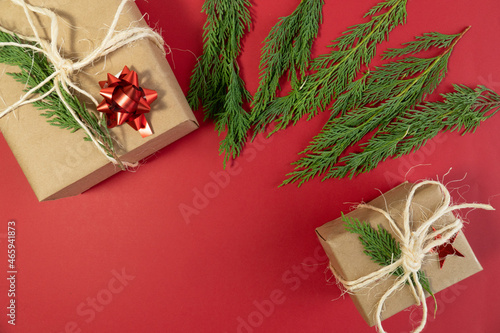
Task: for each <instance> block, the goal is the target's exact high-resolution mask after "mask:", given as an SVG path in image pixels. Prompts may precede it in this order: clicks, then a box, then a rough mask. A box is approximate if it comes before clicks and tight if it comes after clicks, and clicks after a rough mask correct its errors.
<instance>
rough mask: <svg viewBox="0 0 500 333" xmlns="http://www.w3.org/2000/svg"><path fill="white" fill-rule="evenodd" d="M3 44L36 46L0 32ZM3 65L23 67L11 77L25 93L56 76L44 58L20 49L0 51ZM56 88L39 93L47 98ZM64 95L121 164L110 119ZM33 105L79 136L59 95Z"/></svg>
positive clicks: (50, 118)
mask: <svg viewBox="0 0 500 333" xmlns="http://www.w3.org/2000/svg"><path fill="white" fill-rule="evenodd" d="M0 42H6V43H8V42H11V43H22V44H30V45H36V44H35V43H32V42H29V41H25V40H22V39H20V38H19V37H17V36H15V35H10V34H8V33H5V32H2V31H0ZM0 63H3V64H6V65H10V66H16V67H19V69H20V72H15V73H7V75H9V76H11V77H12V78H14V80H16V81H17V82H19V83H21V84H23V85H25V90H24V91H25V92H27V91H29V90H31V89H32V88H33V87H36V86H38V85H39V84H40V83H41V82H42V81H44V80H45V79H46V78H47V77H48V76H50V75H52V74H53V73H54V69H53V67H52V66H51V64H50V63H49V62H48V61H47V59H46V58H45V56H44V55H43V54H40V53H36V52H34V51H32V50H28V49H25V48H21V47H17V46H2V47H0ZM52 87H53V83H52V82H49V83H47V84H45V85H44V86H42V87H41V88H40V89H39V90H38V91H37V92H36V93H38V94H44V93H46V92H48V91H49V90H50V89H51V88H52ZM61 91H62V94H63V96H64V99H65V101H66V102H67V103H68V104H69V105H70V106H71V108H72V109H73V110H74V111H75V113H76V114H77V116H78V117H79V118H80V120H81V121H82V122H83V123H84V124H86V126H88V128H89V129H90V131H91V132H92V134H93V135H94V136H95V137H96V138H97V140H98V141H99V143H100V145H101V147H102V148H103V149H104V150H105V151H106V153H107V154H108V155H109V156H110V157H113V158H115V159H116V160H117V161H119V159H118V157H117V155H116V153H115V151H114V147H113V139H112V138H111V135H110V133H109V131H108V129H107V126H106V119H105V118H102V119H99V117H97V115H96V114H95V113H92V112H88V110H87V107H86V105H85V104H84V103H82V102H80V101H79V100H78V98H77V97H75V96H73V95H70V94H68V93H67V92H66V91H65V90H64V89H63V88H62V87H61ZM33 105H34V106H35V107H36V108H37V109H38V110H41V111H44V112H43V113H41V115H42V116H44V117H45V118H47V122H48V123H49V124H51V125H52V126H56V127H59V128H62V129H66V130H69V131H71V132H76V131H78V130H80V129H81V128H82V127H81V126H80V124H79V123H78V122H77V121H76V120H75V119H74V118H73V116H72V115H71V114H70V112H69V111H68V110H67V109H66V107H65V106H64V104H63V103H62V101H61V99H60V97H59V95H58V94H57V93H56V92H52V93H51V94H49V95H48V96H47V97H46V98H44V99H43V100H41V101H37V102H34V103H33ZM84 139H85V140H87V141H90V140H91V139H90V138H89V137H88V135H85V137H84Z"/></svg>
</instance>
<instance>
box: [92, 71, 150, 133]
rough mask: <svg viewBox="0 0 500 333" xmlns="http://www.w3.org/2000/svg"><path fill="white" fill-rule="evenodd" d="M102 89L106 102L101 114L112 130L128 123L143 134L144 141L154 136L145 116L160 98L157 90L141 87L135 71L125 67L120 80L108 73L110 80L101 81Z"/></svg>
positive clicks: (102, 104) (101, 107)
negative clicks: (104, 116)
mask: <svg viewBox="0 0 500 333" xmlns="http://www.w3.org/2000/svg"><path fill="white" fill-rule="evenodd" d="M99 85H100V86H101V88H102V89H101V92H100V94H101V96H102V97H104V100H103V101H102V102H101V103H100V104H99V105H98V106H97V110H98V111H99V112H104V113H106V116H107V123H108V128H113V127H115V126H118V125H122V124H124V123H127V124H129V125H130V126H131V127H132V128H133V129H135V130H136V131H139V133H140V134H141V136H142V137H143V138H145V137H147V136H149V135H151V134H153V131H152V130H151V127H150V126H149V124H148V121H147V120H146V117H145V116H144V114H145V113H148V112H149V110H151V107H150V105H151V103H153V102H154V101H155V100H156V98H157V97H158V94H157V93H156V91H154V90H150V89H145V88H141V87H139V79H138V77H137V73H136V72H135V71H131V70H130V69H128V67H127V66H125V67H124V68H123V71H122V72H121V74H120V75H119V77H115V76H113V75H111V74H109V73H108V80H107V81H100V82H99Z"/></svg>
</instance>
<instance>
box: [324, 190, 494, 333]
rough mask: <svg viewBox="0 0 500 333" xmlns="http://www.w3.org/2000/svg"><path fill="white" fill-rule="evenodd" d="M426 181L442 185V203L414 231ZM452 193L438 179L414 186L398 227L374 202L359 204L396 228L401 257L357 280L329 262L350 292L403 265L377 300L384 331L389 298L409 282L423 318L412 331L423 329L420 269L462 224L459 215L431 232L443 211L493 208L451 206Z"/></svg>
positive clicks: (378, 319) (377, 314) (424, 309)
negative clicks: (414, 210)
mask: <svg viewBox="0 0 500 333" xmlns="http://www.w3.org/2000/svg"><path fill="white" fill-rule="evenodd" d="M425 185H437V186H439V188H440V190H441V192H442V193H443V195H444V198H443V200H442V203H441V206H440V207H438V209H436V211H435V212H434V213H433V214H432V216H430V217H429V218H428V219H427V220H426V221H424V222H423V223H422V224H421V225H420V227H418V228H417V230H416V231H412V230H411V227H412V223H411V222H412V217H411V204H412V201H413V197H414V196H415V193H416V191H417V190H418V189H419V188H421V187H422V186H425ZM450 202H451V195H450V192H449V191H448V189H447V188H446V187H445V186H444V185H443V184H442V183H440V182H437V181H429V180H428V181H423V182H420V183H418V184H416V185H414V186H413V188H412V189H411V191H410V193H409V194H408V197H407V200H406V203H405V207H404V211H403V214H402V215H403V225H402V228H399V227H398V226H397V224H396V223H395V221H394V219H393V218H392V217H391V216H390V215H389V213H388V212H386V211H384V210H382V209H380V208H377V207H374V206H371V205H366V204H363V205H359V206H358V208H366V209H370V210H373V211H375V212H378V213H380V214H381V215H382V216H384V217H385V218H386V219H387V220H388V221H389V224H390V225H391V227H392V228H393V230H394V232H395V233H396V235H397V236H398V238H399V240H400V247H401V257H400V258H399V259H397V260H396V261H394V262H393V263H391V264H390V265H387V266H384V267H382V268H380V269H379V270H377V271H375V272H372V273H370V274H367V275H366V276H362V277H360V278H358V279H356V280H352V281H349V280H345V279H343V278H342V276H340V274H338V273H337V272H336V271H335V269H334V268H333V267H332V265H331V264H330V270H331V271H332V273H333V274H334V275H335V277H336V278H337V280H338V281H339V282H340V283H342V284H343V286H344V288H345V289H346V290H347V291H348V292H355V291H358V290H360V289H364V288H366V287H368V286H370V285H372V284H374V283H376V282H377V281H380V280H381V279H383V278H385V277H387V276H389V275H391V274H392V273H393V272H394V271H395V270H396V269H397V268H398V267H402V269H403V274H402V275H401V276H399V277H397V278H396V280H395V281H394V284H393V285H392V286H391V287H390V288H389V289H388V290H387V291H386V292H385V293H384V294H383V295H382V297H381V298H380V300H379V301H378V302H377V306H376V312H375V320H376V324H377V329H378V330H379V332H381V333H386V331H385V330H384V328H383V327H382V319H381V315H382V311H383V309H384V305H385V303H386V301H387V299H388V298H389V297H390V296H391V295H392V294H393V293H394V292H396V291H397V290H400V289H401V288H403V287H404V286H405V285H406V284H408V285H409V286H410V291H411V293H412V295H413V297H414V298H415V302H416V303H417V305H420V304H421V305H422V320H421V321H420V324H419V325H418V327H417V328H416V329H415V330H414V331H413V333H419V332H422V330H423V329H424V327H425V324H426V322H427V304H426V302H425V293H424V289H423V287H422V284H421V283H420V281H419V279H418V271H419V270H420V269H421V268H422V263H423V261H424V258H425V257H426V255H427V254H428V253H429V251H430V250H431V249H433V248H435V247H436V246H440V245H443V244H445V243H447V242H448V241H449V240H450V239H451V238H453V236H454V235H455V234H456V233H457V232H459V231H460V230H461V229H462V227H463V222H462V220H460V219H458V218H456V219H455V220H454V221H453V222H452V223H450V224H447V225H446V226H443V227H440V228H439V229H436V230H435V231H432V232H429V229H430V227H431V226H432V225H433V224H434V223H435V222H436V221H437V220H439V219H440V218H442V217H443V216H444V215H446V214H447V213H449V212H452V211H455V210H459V209H464V208H479V209H485V210H494V208H493V207H492V206H490V205H485V204H476V203H470V204H469V203H466V204H460V205H454V206H450ZM438 235H441V237H439V238H436V236H438Z"/></svg>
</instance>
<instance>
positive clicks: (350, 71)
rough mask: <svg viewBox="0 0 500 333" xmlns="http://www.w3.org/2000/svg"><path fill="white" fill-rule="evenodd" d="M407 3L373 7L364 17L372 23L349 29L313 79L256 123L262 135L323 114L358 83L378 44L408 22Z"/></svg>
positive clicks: (316, 66) (319, 62)
mask: <svg viewBox="0 0 500 333" xmlns="http://www.w3.org/2000/svg"><path fill="white" fill-rule="evenodd" d="M406 3H407V0H387V1H384V2H381V3H379V4H377V5H376V6H375V7H373V8H372V9H371V10H370V11H369V12H368V13H367V14H366V15H365V17H368V16H371V20H370V21H369V22H366V23H361V24H358V25H355V26H352V27H350V28H349V29H348V30H347V31H346V32H345V33H344V34H343V35H342V36H341V37H339V38H337V39H336V40H334V41H333V43H332V44H331V45H330V46H329V47H330V48H331V49H332V51H331V52H330V53H328V54H323V55H321V56H319V57H317V58H315V59H314V60H313V62H312V66H311V67H312V69H313V70H314V71H315V72H314V73H313V74H311V75H307V76H305V77H304V78H303V81H302V83H301V84H300V85H299V86H297V87H295V89H292V91H291V92H290V93H289V94H288V95H287V96H283V97H280V98H277V99H276V100H275V101H273V102H272V103H271V104H270V105H269V106H268V107H267V109H266V110H265V111H264V112H262V113H261V114H260V115H259V116H258V117H256V119H255V125H256V129H257V130H259V131H263V130H264V129H265V128H266V126H267V125H269V124H270V123H272V122H273V121H274V122H275V125H276V126H275V129H274V131H273V133H274V132H276V131H278V130H280V129H284V128H286V127H287V126H288V125H289V124H290V123H294V124H295V123H296V122H297V121H298V120H299V119H301V118H302V117H303V116H305V115H309V118H311V117H313V116H315V115H316V114H317V113H318V112H320V111H323V110H324V109H325V108H326V107H327V106H328V105H329V104H330V103H331V102H332V100H334V99H335V98H336V97H337V96H338V95H340V94H341V93H343V92H344V91H345V90H346V88H347V87H348V86H349V84H350V83H351V82H352V81H354V80H355V78H356V77H357V76H358V74H359V72H360V70H361V69H362V67H363V66H365V67H366V66H368V65H369V63H370V62H371V60H372V59H373V57H374V56H375V53H376V47H377V45H378V44H379V43H381V42H383V41H385V40H387V37H388V34H389V32H391V31H392V30H393V29H394V28H395V27H396V26H398V25H402V24H404V23H405V22H406Z"/></svg>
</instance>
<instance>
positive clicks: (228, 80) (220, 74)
mask: <svg viewBox="0 0 500 333" xmlns="http://www.w3.org/2000/svg"><path fill="white" fill-rule="evenodd" d="M250 6H251V5H250V2H249V1H248V0H205V3H204V4H203V7H202V11H203V12H205V13H206V14H207V21H206V23H205V25H204V27H203V29H204V33H203V54H202V55H201V57H200V58H199V60H198V63H197V65H196V67H195V68H194V70H193V73H192V76H191V84H190V89H189V92H188V96H187V99H188V102H189V104H190V106H191V107H192V108H193V109H198V108H199V107H200V101H201V105H202V106H203V109H204V112H205V120H206V119H212V120H214V122H215V127H216V130H217V131H218V132H219V135H220V134H221V133H222V132H223V131H224V130H226V129H227V133H226V137H225V138H224V139H223V140H222V141H221V144H220V149H219V152H220V153H221V154H223V153H224V154H225V156H224V165H225V163H226V162H227V161H228V160H229V158H231V157H232V158H236V157H237V156H238V155H239V154H240V152H241V148H242V145H243V143H244V141H245V139H246V136H247V131H248V128H249V127H250V115H249V114H248V113H247V112H246V111H245V109H244V108H243V104H244V103H246V102H251V99H252V96H251V95H250V93H249V92H248V91H247V89H246V88H245V83H244V82H243V80H242V79H241V77H240V67H239V65H238V62H237V58H238V56H239V54H240V52H241V39H242V38H243V36H244V34H245V32H247V31H249V30H250V24H251V18H250V11H249V7H250Z"/></svg>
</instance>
